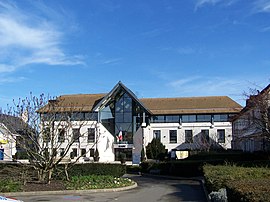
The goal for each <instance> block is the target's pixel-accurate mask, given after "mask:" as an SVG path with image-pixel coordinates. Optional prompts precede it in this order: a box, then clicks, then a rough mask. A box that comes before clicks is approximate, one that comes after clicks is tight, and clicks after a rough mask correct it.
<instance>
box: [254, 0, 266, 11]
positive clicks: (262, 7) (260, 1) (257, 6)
mask: <svg viewBox="0 0 270 202" xmlns="http://www.w3.org/2000/svg"><path fill="white" fill-rule="evenodd" d="M253 5H254V6H253V8H254V12H270V0H256V1H254V3H253Z"/></svg>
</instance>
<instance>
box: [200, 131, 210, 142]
mask: <svg viewBox="0 0 270 202" xmlns="http://www.w3.org/2000/svg"><path fill="white" fill-rule="evenodd" d="M201 142H202V143H209V130H201Z"/></svg>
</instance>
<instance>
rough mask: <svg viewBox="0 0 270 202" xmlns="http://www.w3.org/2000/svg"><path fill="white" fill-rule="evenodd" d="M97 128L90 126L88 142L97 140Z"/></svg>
mask: <svg viewBox="0 0 270 202" xmlns="http://www.w3.org/2000/svg"><path fill="white" fill-rule="evenodd" d="M95 134H96V133H95V128H88V138H87V142H92V143H94V142H95Z"/></svg>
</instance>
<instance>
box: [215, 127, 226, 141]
mask: <svg viewBox="0 0 270 202" xmlns="http://www.w3.org/2000/svg"><path fill="white" fill-rule="evenodd" d="M217 138H218V143H225V130H224V129H218V130H217Z"/></svg>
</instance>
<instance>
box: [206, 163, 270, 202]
mask: <svg viewBox="0 0 270 202" xmlns="http://www.w3.org/2000/svg"><path fill="white" fill-rule="evenodd" d="M203 171H204V177H205V181H206V186H207V189H208V191H209V192H211V191H217V190H219V189H221V188H227V194H228V200H229V201H270V197H269V196H268V195H269V192H270V188H269V183H270V169H268V168H262V167H250V168H246V167H240V166H236V165H227V166H211V165H205V166H204V167H203Z"/></svg>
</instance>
